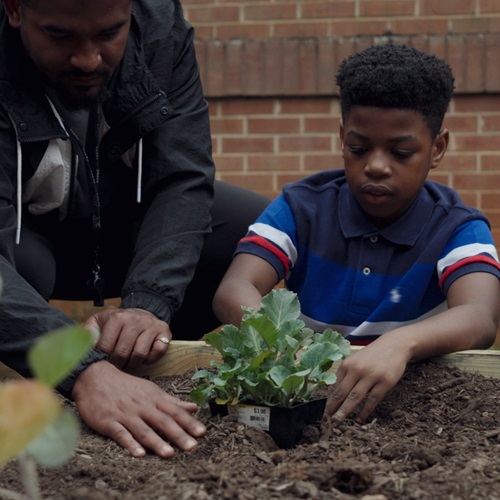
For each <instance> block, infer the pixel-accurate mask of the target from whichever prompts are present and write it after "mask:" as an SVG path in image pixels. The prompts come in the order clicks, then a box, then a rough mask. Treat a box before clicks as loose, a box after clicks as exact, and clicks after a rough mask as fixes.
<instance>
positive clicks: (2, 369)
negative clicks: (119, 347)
mask: <svg viewBox="0 0 500 500" xmlns="http://www.w3.org/2000/svg"><path fill="white" fill-rule="evenodd" d="M351 349H352V352H355V351H356V350H358V349H362V347H355V346H353V347H352V348H351ZM213 359H215V360H220V355H219V353H218V352H217V351H216V350H215V349H214V348H213V347H210V346H208V345H206V344H205V343H204V342H203V341H182V340H175V341H172V343H171V344H170V346H169V349H168V352H167V354H166V355H165V356H164V357H163V358H162V359H160V360H159V361H157V362H156V363H154V364H151V365H143V366H141V367H140V368H139V369H138V370H136V371H135V372H134V373H135V374H136V375H138V376H147V377H151V378H155V377H160V376H168V375H183V374H184V373H186V372H189V371H191V370H194V369H199V368H206V367H209V366H210V361H211V360H213ZM432 361H433V362H436V363H444V364H450V365H453V366H456V367H458V368H460V369H462V370H464V371H468V372H479V373H481V374H483V375H485V376H487V377H494V378H498V379H500V350H489V349H488V350H473V351H461V352H457V353H453V354H447V355H445V356H439V357H435V358H432ZM338 365H339V363H336V364H334V366H333V367H332V369H333V370H336V369H337V367H338ZM12 373H13V372H12V370H10V369H9V368H7V367H6V366H5V365H2V363H0V380H1V379H2V378H3V377H5V376H6V375H8V374H10V375H12ZM14 373H15V372H14Z"/></svg>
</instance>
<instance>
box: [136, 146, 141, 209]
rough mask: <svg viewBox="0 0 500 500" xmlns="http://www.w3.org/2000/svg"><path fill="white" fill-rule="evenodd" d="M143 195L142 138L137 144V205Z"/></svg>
mask: <svg viewBox="0 0 500 500" xmlns="http://www.w3.org/2000/svg"><path fill="white" fill-rule="evenodd" d="M141 193H142V137H141V138H140V139H139V142H138V144H137V203H140V202H141Z"/></svg>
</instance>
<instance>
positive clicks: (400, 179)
mask: <svg viewBox="0 0 500 500" xmlns="http://www.w3.org/2000/svg"><path fill="white" fill-rule="evenodd" d="M340 140H341V144H342V152H343V156H344V167H345V173H346V179H347V183H348V185H349V187H350V189H351V191H352V193H353V195H354V197H355V198H356V200H357V201H358V203H359V204H360V205H361V207H362V208H363V210H364V211H365V213H366V214H367V215H368V216H369V217H370V218H371V219H372V220H373V221H374V223H375V224H376V225H377V226H379V227H383V226H386V225H388V224H390V223H392V222H394V221H395V220H396V219H397V218H398V217H400V216H401V215H402V214H403V213H404V212H405V210H406V209H407V208H408V207H409V206H410V205H411V204H412V203H413V201H414V200H415V198H416V197H417V195H418V193H419V191H420V189H421V188H422V186H423V184H424V181H425V180H426V178H427V175H428V173H429V170H430V169H431V168H435V167H437V165H438V164H439V161H440V160H441V158H442V157H443V155H444V153H445V151H446V147H447V145H448V131H446V130H444V131H442V132H441V133H439V134H438V136H437V137H436V139H434V140H432V138H431V132H430V129H429V126H428V125H427V124H426V123H425V121H424V119H423V116H422V114H421V113H419V112H418V111H415V110H409V109H385V108H377V107H371V106H353V107H352V109H351V111H350V112H349V115H348V116H347V118H346V121H345V123H344V124H343V125H342V126H341V130H340Z"/></svg>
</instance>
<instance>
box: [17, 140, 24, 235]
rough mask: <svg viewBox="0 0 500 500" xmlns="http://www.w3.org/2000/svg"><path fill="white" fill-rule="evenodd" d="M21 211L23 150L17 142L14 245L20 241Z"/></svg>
mask: <svg viewBox="0 0 500 500" xmlns="http://www.w3.org/2000/svg"><path fill="white" fill-rule="evenodd" d="M22 210H23V150H22V148H21V142H20V141H17V225H16V245H19V243H20V241H21V213H22Z"/></svg>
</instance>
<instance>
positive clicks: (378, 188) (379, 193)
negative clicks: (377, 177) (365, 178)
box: [361, 184, 392, 203]
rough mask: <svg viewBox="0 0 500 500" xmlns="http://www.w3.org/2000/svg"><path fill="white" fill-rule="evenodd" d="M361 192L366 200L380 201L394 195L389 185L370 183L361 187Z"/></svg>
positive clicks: (371, 201)
mask: <svg viewBox="0 0 500 500" xmlns="http://www.w3.org/2000/svg"><path fill="white" fill-rule="evenodd" d="M361 193H362V195H363V197H364V198H365V200H366V201H368V202H370V203H380V202H382V201H385V200H387V198H389V197H390V196H392V191H391V190H390V189H389V188H388V187H387V186H382V185H375V184H369V185H367V186H364V187H362V188H361Z"/></svg>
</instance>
